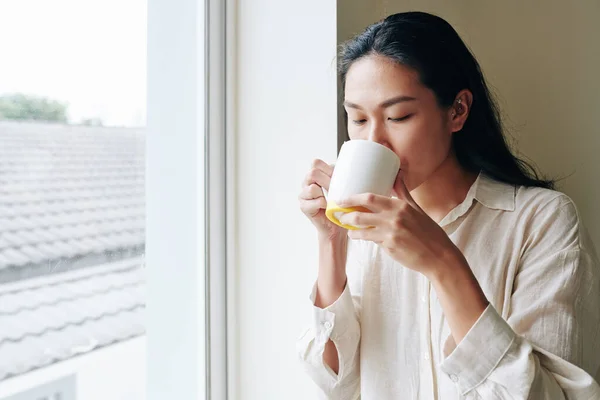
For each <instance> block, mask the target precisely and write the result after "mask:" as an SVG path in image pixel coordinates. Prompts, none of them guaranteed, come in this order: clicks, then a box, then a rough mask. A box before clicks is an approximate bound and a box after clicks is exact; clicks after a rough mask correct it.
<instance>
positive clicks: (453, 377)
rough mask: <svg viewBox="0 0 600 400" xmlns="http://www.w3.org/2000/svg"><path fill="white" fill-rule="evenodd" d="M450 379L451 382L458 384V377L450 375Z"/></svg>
mask: <svg viewBox="0 0 600 400" xmlns="http://www.w3.org/2000/svg"><path fill="white" fill-rule="evenodd" d="M450 379H452V382H458V376H456V375H454V374H452V375H450Z"/></svg>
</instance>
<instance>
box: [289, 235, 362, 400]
mask: <svg viewBox="0 0 600 400" xmlns="http://www.w3.org/2000/svg"><path fill="white" fill-rule="evenodd" d="M366 246H368V243H365V242H357V241H351V240H348V239H347V236H346V235H344V240H343V241H342V242H331V241H321V242H320V244H319V274H318V278H317V282H316V284H315V285H314V287H313V293H312V295H311V297H310V298H311V302H312V304H311V307H312V311H313V312H312V314H313V315H312V320H313V322H312V324H311V327H310V328H308V329H307V330H306V331H305V333H304V335H302V336H301V337H300V339H299V341H298V353H299V355H300V359H301V361H302V363H303V365H304V368H305V370H306V372H307V373H308V375H309V376H310V377H311V378H312V380H313V381H314V382H315V383H316V384H317V386H319V388H320V389H321V390H322V391H323V393H324V394H325V398H327V399H330V400H355V399H357V398H359V396H360V373H359V343H360V322H359V321H360V312H361V297H362V279H363V265H364V262H365V259H366V254H367V249H366Z"/></svg>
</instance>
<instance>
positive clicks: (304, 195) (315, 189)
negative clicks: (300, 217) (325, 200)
mask: <svg viewBox="0 0 600 400" xmlns="http://www.w3.org/2000/svg"><path fill="white" fill-rule="evenodd" d="M319 197H325V196H324V194H323V189H321V187H320V186H319V185H317V184H316V183H312V184H310V185H308V186H304V188H303V189H302V191H301V192H300V195H299V196H298V198H299V199H300V200H312V199H318V198H319Z"/></svg>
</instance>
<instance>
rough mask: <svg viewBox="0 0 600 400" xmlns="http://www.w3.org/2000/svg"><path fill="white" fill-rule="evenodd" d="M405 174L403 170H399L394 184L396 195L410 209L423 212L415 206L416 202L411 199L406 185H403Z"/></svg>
mask: <svg viewBox="0 0 600 400" xmlns="http://www.w3.org/2000/svg"><path fill="white" fill-rule="evenodd" d="M404 179H405V173H404V171H403V170H400V172H399V173H398V175H397V176H396V182H395V183H394V187H395V188H396V189H397V190H396V194H398V198H399V199H401V200H404V201H406V202H407V203H408V204H410V205H411V206H412V207H414V208H416V209H417V210H419V211H423V210H422V209H421V207H419V205H418V204H417V202H416V201H415V200H414V199H413V197H412V196H411V194H410V192H409V191H408V188H407V187H406V184H405V183H404Z"/></svg>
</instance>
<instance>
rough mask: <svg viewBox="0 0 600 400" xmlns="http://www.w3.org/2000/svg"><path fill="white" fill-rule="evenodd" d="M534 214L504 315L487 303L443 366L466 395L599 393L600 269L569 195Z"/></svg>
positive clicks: (449, 348) (534, 397)
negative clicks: (534, 225) (541, 215)
mask: <svg viewBox="0 0 600 400" xmlns="http://www.w3.org/2000/svg"><path fill="white" fill-rule="evenodd" d="M554 213H555V214H554V217H552V218H547V219H546V221H545V222H544V220H542V221H538V225H539V226H540V229H541V232H539V234H537V235H533V236H532V237H531V238H530V243H529V244H528V248H527V249H525V252H524V255H523V260H522V263H521V266H520V269H519V271H518V273H517V276H516V277H515V281H514V287H513V294H512V297H511V301H510V308H509V310H508V312H507V315H506V318H503V317H502V316H500V315H499V314H498V312H497V311H496V310H495V309H494V307H493V306H492V305H489V306H488V307H487V308H486V310H485V311H484V312H483V313H482V315H481V316H480V317H479V319H478V320H477V322H476V323H475V324H474V325H473V327H472V328H471V329H470V330H469V332H468V333H467V335H466V336H465V337H464V338H463V340H462V341H461V342H460V343H459V344H458V345H455V344H454V341H453V340H452V338H451V337H450V338H449V339H448V341H447V342H446V348H445V349H444V353H445V355H446V356H447V357H446V358H445V360H444V361H443V362H442V363H441V365H440V367H441V369H442V371H443V372H444V373H445V374H446V377H447V378H449V379H451V380H452V381H453V382H454V383H455V385H456V387H457V389H458V391H459V392H460V393H461V394H462V395H463V396H465V398H466V399H499V400H504V399H506V400H508V399H511V400H512V399H522V400H527V399H530V400H538V399H539V400H559V399H577V400H580V399H581V400H585V399H589V400H592V399H596V400H597V399H600V386H599V385H598V382H597V379H598V377H599V376H600V271H599V263H598V259H597V257H596V255H595V251H594V250H593V247H592V245H591V242H590V240H589V237H588V236H587V234H585V232H582V231H581V229H582V228H580V226H579V223H578V217H577V211H576V209H575V208H574V206H573V205H572V203H570V201H569V202H567V204H565V205H563V207H560V208H558V209H555V210H554Z"/></svg>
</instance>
